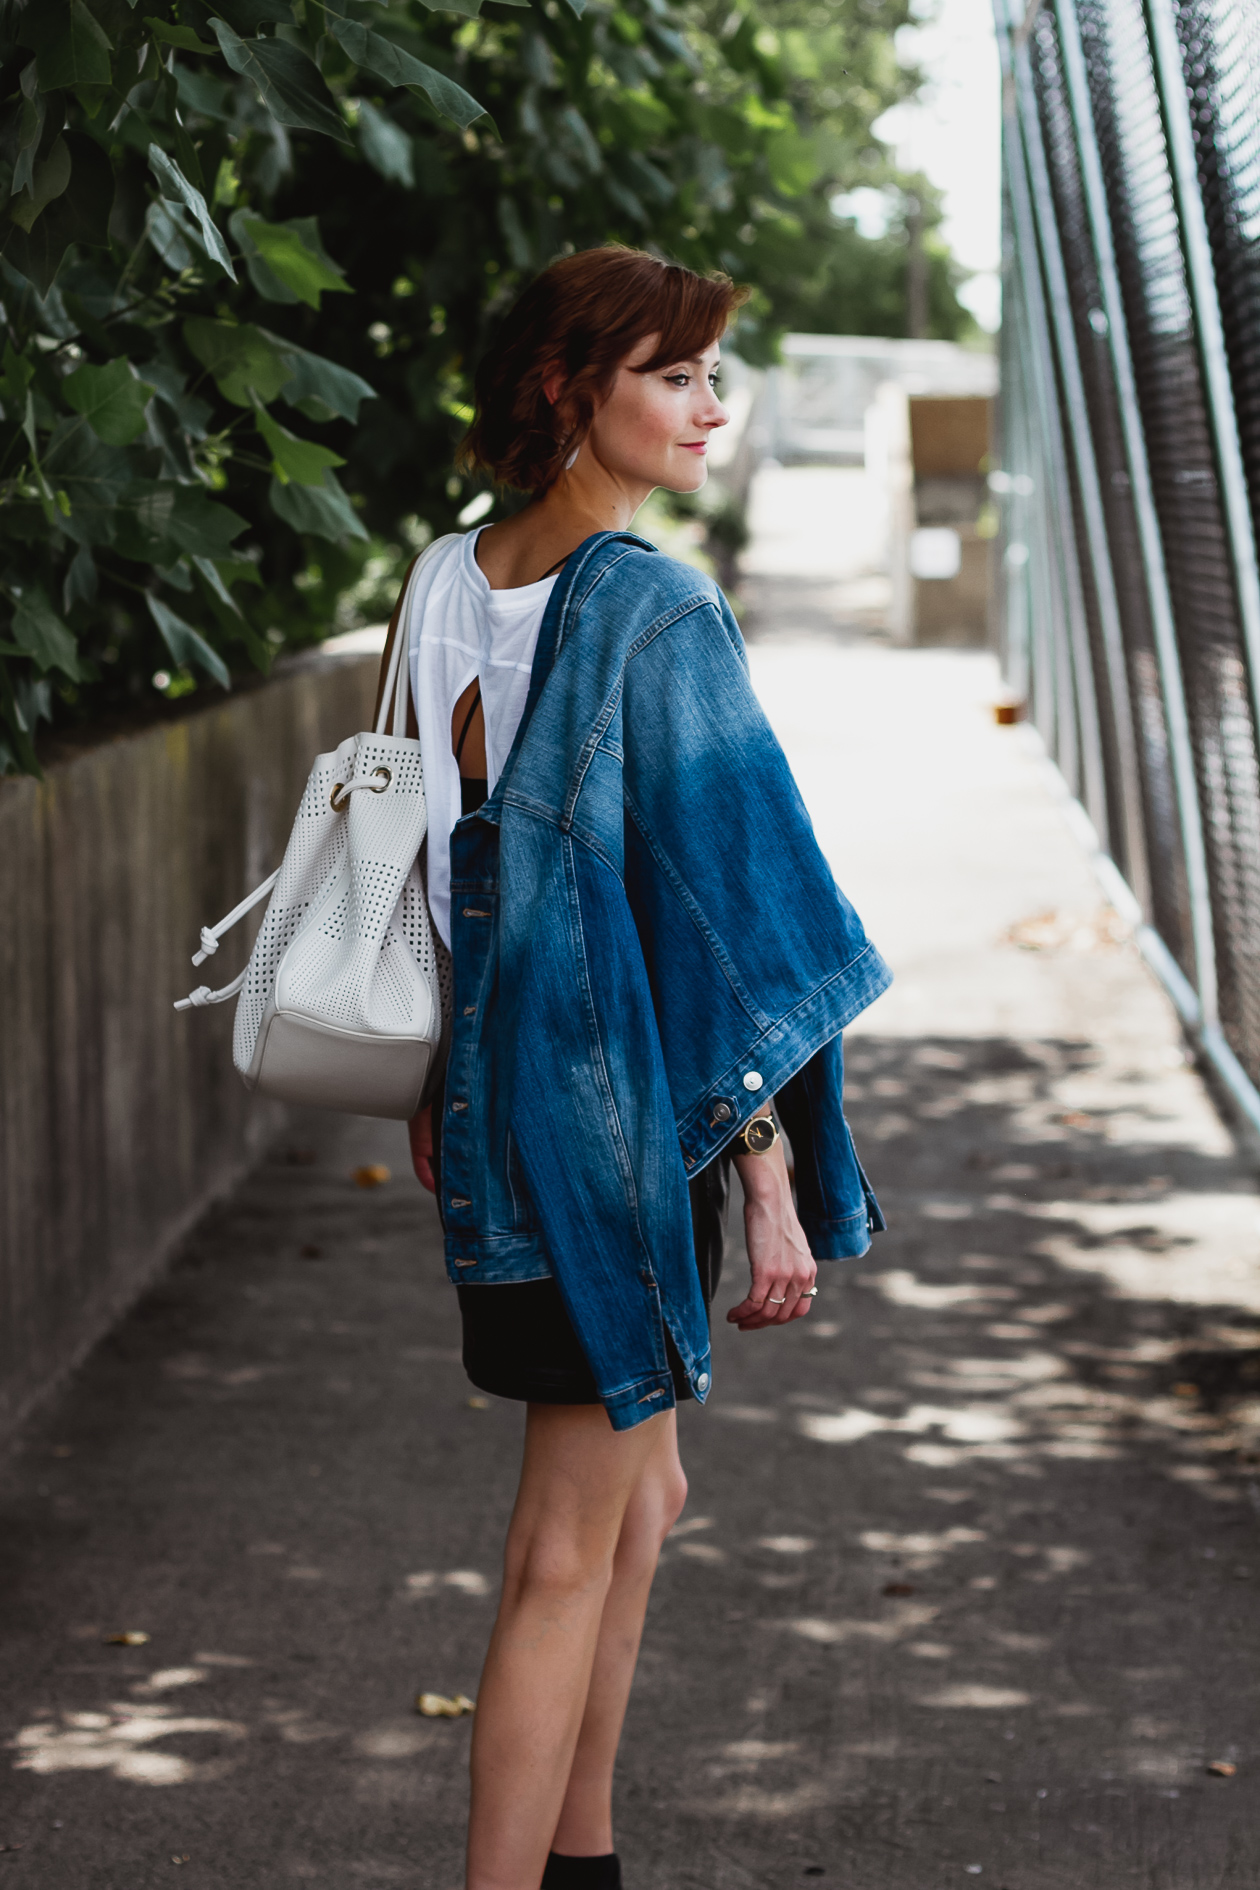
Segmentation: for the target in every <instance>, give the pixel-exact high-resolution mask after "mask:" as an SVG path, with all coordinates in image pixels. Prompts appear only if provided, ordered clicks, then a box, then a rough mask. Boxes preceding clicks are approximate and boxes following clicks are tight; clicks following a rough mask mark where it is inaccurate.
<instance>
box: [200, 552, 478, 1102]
mask: <svg viewBox="0 0 1260 1890" xmlns="http://www.w3.org/2000/svg"><path fill="white" fill-rule="evenodd" d="M443 542H445V541H444V540H442V539H439V540H437V541H436V543H435V544H433V545H431V546H430V547H429V548H428V550H427V551H426V552H425V553H424V554H423V556H422V557H420V558H418V559H417V560H416V563H415V564H414V566H413V567H412V570H411V574H410V576H409V578H408V581H407V585H406V589H405V591H404V594H403V598H402V602H401V605H400V608H399V613H398V632H397V635H396V636H395V638H394V644H393V649H392V652H391V655H390V663H389V668H388V671H387V673H386V678H385V686H384V689H383V690H382V692H381V706H380V709H379V710H378V712H377V717H376V727H375V728H374V729H373V730H371V731H370V732H366V733H364V734H361V735H352V736H350V737H349V738H348V739H347V740H346V741H344V742H342V743H341V745H340V746H339V747H338V748H336V749H335V750H334V751H333V752H332V753H331V754H327V755H320V756H318V757H317V759H316V761H315V765H314V767H313V768H312V769H311V774H310V779H309V780H308V781H307V784H306V792H305V793H304V794H303V796H302V802H301V805H300V806H299V808H298V811H297V819H296V820H295V821H294V823H293V832H292V834H291V835H290V837H289V844H288V846H287V847H286V848H285V854H284V859H283V860H282V861H281V864H280V867H279V869H278V871H276V872H274V873H273V874H272V875H271V877H270V879H266V880H264V881H263V883H262V885H261V886H259V887H258V888H257V890H256V891H254V892H252V893H251V894H250V896H249V898H248V899H243V900H242V901H241V903H240V905H239V906H237V907H236V908H235V909H234V910H233V911H231V912H229V913H228V915H227V917H226V918H225V919H220V921H219V923H218V924H217V925H214V926H207V927H204V928H203V930H202V933H201V950H200V951H199V952H197V953H196V954H195V955H194V957H193V963H194V965H200V964H203V963H204V962H205V960H206V959H207V958H209V957H211V956H212V955H213V954H214V953H215V952H216V951H217V950H218V948H219V940H220V939H221V938H222V937H223V935H224V933H225V932H227V931H229V930H230V929H231V927H232V926H234V925H235V924H236V923H237V921H238V920H240V919H243V918H244V917H245V915H246V913H247V912H249V911H251V910H252V909H253V907H254V906H256V905H257V904H258V903H259V901H260V900H261V899H265V898H266V896H267V894H268V893H270V894H271V899H270V901H269V903H268V906H267V911H266V916H265V917H264V919H263V922H262V925H261V927H260V929H259V933H258V937H257V939H256V940H255V942H254V949H253V951H252V953H251V954H250V959H249V963H248V964H247V965H246V967H245V969H244V971H243V972H242V973H241V974H240V976H239V977H238V978H234V979H233V980H232V982H231V984H226V985H224V986H223V988H222V990H220V991H212V990H210V988H209V986H208V985H201V986H200V987H199V989H197V990H196V991H192V992H190V993H189V995H188V996H187V997H186V998H181V999H180V1001H179V1002H178V1003H177V1004H176V1006H175V1009H176V1010H177V1011H183V1010H189V1009H192V1008H196V1007H200V1006H202V1005H206V1004H223V1003H225V1002H226V1000H227V999H228V998H231V997H235V998H236V999H237V1005H236V1025H235V1029H234V1031H233V1037H232V1060H233V1062H234V1063H235V1065H236V1067H237V1069H238V1070H239V1071H240V1073H241V1076H242V1078H243V1079H244V1082H245V1086H246V1088H247V1089H251V1090H255V1091H257V1093H258V1094H259V1095H262V1096H274V1097H276V1098H278V1099H280V1100H281V1101H284V1102H291V1103H306V1104H312V1105H314V1106H315V1107H317V1108H321V1109H341V1110H345V1111H346V1112H347V1113H349V1114H352V1115H362V1116H387V1117H393V1118H396V1119H398V1120H401V1121H405V1120H407V1119H408V1118H409V1117H411V1116H413V1115H414V1114H415V1113H416V1110H417V1109H418V1108H419V1107H420V1105H421V1104H422V1103H423V1102H424V1101H426V1100H427V1098H428V1096H429V1094H430V1093H431V1091H432V1089H433V1087H434V1085H435V1083H436V1080H437V1078H438V1076H439V1075H440V1073H441V1069H442V1063H443V1060H444V1056H445V1047H446V1037H447V1027H448V1024H449V1017H450V957H449V954H448V953H447V952H446V950H445V948H444V946H443V945H442V943H441V941H440V939H438V938H437V936H436V934H435V933H434V930H433V925H432V921H431V919H430V916H429V905H428V897H427V894H426V891H425V867H424V860H423V858H422V857H421V852H420V850H421V846H422V844H423V842H424V838H425V834H426V832H427V829H428V811H427V808H426V805H425V796H424V768H423V765H422V762H421V757H420V743H419V742H418V741H417V740H416V739H415V737H414V736H409V735H408V734H407V713H408V707H409V703H410V666H409V664H408V661H407V649H408V644H409V641H410V639H409V634H408V632H409V626H410V618H409V605H410V602H411V598H412V595H413V591H414V587H415V582H416V578H417V576H418V575H419V573H420V571H421V569H422V568H423V566H424V565H425V564H426V563H427V562H428V560H429V558H430V556H431V555H432V553H433V552H435V551H436V550H437V549H438V546H439V545H440V544H442V543H443ZM238 994H239V995H238Z"/></svg>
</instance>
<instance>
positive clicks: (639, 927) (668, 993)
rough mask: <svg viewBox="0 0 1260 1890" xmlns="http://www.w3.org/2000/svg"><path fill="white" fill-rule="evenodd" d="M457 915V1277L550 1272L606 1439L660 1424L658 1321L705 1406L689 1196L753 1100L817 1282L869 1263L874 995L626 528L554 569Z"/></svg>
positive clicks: (726, 630) (736, 663)
mask: <svg viewBox="0 0 1260 1890" xmlns="http://www.w3.org/2000/svg"><path fill="white" fill-rule="evenodd" d="M451 893H452V898H451V943H452V951H453V956H454V976H455V983H454V1003H453V1011H454V1017H453V1026H452V1034H451V1047H450V1059H449V1063H448V1067H447V1076H446V1089H445V1098H444V1103H443V1115H442V1121H441V1142H442V1161H441V1175H442V1186H441V1197H440V1206H441V1211H442V1217H443V1222H444V1225H445V1229H446V1254H447V1266H448V1270H449V1272H450V1275H451V1278H452V1279H453V1280H456V1281H457V1282H459V1283H460V1284H461V1285H472V1284H474V1283H477V1284H481V1283H484V1284H485V1285H486V1287H487V1290H489V1289H491V1288H492V1287H493V1286H494V1285H498V1284H502V1283H505V1282H509V1281H517V1280H537V1279H544V1278H547V1277H548V1276H553V1277H554V1278H555V1280H556V1281H557V1284H558V1286H559V1289H560V1293H561V1295H562V1297H563V1300H564V1304H565V1306H566V1308H567V1310H568V1313H569V1316H570V1318H571V1319H572V1322H573V1325H574V1327H575V1329H576V1331H577V1334H578V1337H579V1339H580V1341H581V1344H582V1348H583V1350H584V1352H585V1353H586V1356H587V1358H588V1360H589V1361H590V1365H591V1369H592V1371H593V1372H594V1375H595V1380H596V1384H597V1385H598V1388H599V1393H600V1397H601V1399H602V1400H603V1403H604V1405H605V1407H606V1409H607V1411H608V1414H609V1417H610V1418H611V1420H612V1423H613V1425H614V1426H615V1427H616V1428H617V1429H618V1430H628V1429H630V1428H631V1427H632V1426H634V1425H635V1424H638V1423H640V1422H642V1421H643V1419H645V1418H647V1417H651V1416H652V1415H653V1414H654V1413H656V1412H657V1411H661V1410H664V1409H667V1408H668V1407H669V1406H670V1405H672V1404H673V1402H674V1392H673V1381H672V1378H671V1375H670V1370H669V1365H668V1361H667V1357H666V1350H665V1339H664V1328H665V1327H666V1326H667V1327H668V1329H669V1332H670V1334H671V1336H672V1338H673V1341H674V1344H675V1345H676V1346H677V1348H678V1352H679V1354H680V1355H681V1358H682V1361H683V1364H684V1366H685V1367H686V1370H687V1373H688V1378H689V1382H690V1384H691V1386H692V1388H693V1390H694V1392H695V1394H696V1396H697V1398H699V1399H700V1400H701V1401H703V1399H704V1398H705V1396H706V1395H707V1393H708V1389H709V1385H710V1361H709V1337H708V1322H707V1318H706V1314H705V1308H704V1303H703V1301H702V1299H701V1295H700V1287H699V1282H698V1278H697V1273H696V1266H695V1260H694V1255H693V1250H692V1232H691V1218H690V1213H689V1206H688V1195H687V1182H688V1179H689V1177H691V1176H692V1175H695V1174H697V1173H698V1172H699V1171H700V1170H701V1169H702V1168H703V1167H704V1165H705V1164H706V1163H707V1162H709V1161H711V1160H712V1159H713V1157H714V1156H715V1155H716V1154H717V1153H718V1152H719V1151H720V1150H721V1149H722V1148H723V1147H724V1146H725V1144H726V1143H727V1142H729V1141H730V1139H731V1137H732V1136H733V1135H734V1134H735V1133H736V1132H737V1131H738V1130H739V1129H740V1127H741V1126H742V1125H743V1124H744V1123H745V1122H746V1121H747V1120H748V1118H749V1117H750V1116H752V1115H754V1114H755V1113H756V1112H757V1110H758V1109H759V1108H760V1107H761V1106H762V1105H763V1104H764V1103H765V1101H766V1099H767V1098H768V1097H770V1096H773V1097H775V1099H776V1106H777V1108H778V1111H779V1114H780V1116H781V1118H782V1120H783V1123H784V1127H785V1128H786V1130H787V1132H788V1135H789V1137H790V1138H791V1143H792V1149H793V1153H794V1156H795V1163H796V1187H797V1196H798V1207H799V1213H800V1218H801V1221H802V1224H803V1226H804V1229H805V1233H806V1235H807V1237H808V1239H809V1243H810V1247H811V1249H812V1251H813V1253H814V1255H815V1258H817V1259H819V1260H839V1259H843V1258H845V1257H847V1256H849V1255H855V1254H861V1253H864V1252H865V1251H866V1249H867V1247H868V1246H869V1245H870V1236H871V1233H872V1232H873V1231H876V1230H878V1229H880V1228H882V1227H883V1224H884V1223H883V1221H882V1219H881V1217H880V1213H879V1208H878V1205H877V1203H876V1201H875V1199H874V1197H873V1195H872V1194H871V1192H870V1189H869V1186H868V1185H867V1182H866V1177H865V1176H864V1174H863V1173H862V1170H861V1167H860V1165H859V1163H858V1160H857V1156H856V1154H855V1153H854V1149H853V1143H852V1140H851V1138H850V1135H849V1130H848V1127H847V1125H846V1123H845V1120H844V1115H843V1112H842V1108H841V1088H842V1076H843V1066H842V1056H841V1040H840V1032H841V1031H842V1030H843V1028H844V1026H845V1025H846V1024H847V1023H849V1022H850V1020H851V1019H852V1018H853V1017H855V1016H856V1015H857V1013H858V1012H859V1011H861V1010H862V1009H863V1008H864V1007H865V1006H866V1005H868V1004H869V1003H871V1001H872V1000H873V999H874V998H876V997H878V996H879V994H880V992H881V991H883V990H884V989H885V987H886V986H887V984H888V982H889V977H890V974H889V972H888V969H887V967H886V966H885V964H884V962H883V960H882V959H881V958H880V956H879V954H878V952H877V951H876V950H875V948H874V946H873V945H871V944H870V943H869V942H868V940H867V938H866V935H865V933H864V932H863V930H862V926H861V923H860V921H859V919H858V917H857V914H856V913H855V912H854V910H853V908H852V906H850V905H849V903H848V901H847V900H846V899H845V897H844V895H843V894H842V893H841V892H840V890H839V889H838V887H837V886H836V883H835V881H834V879H833V878H832V875H831V872H830V869H829V868H828V866H827V862H826V860H825V859H824V858H823V856H822V853H821V851H820V850H819V847H818V843H817V841H816V840H815V838H814V831H813V828H812V826H811V824H810V820H809V816H808V814H807V813H806V811H805V807H804V805H803V803H802V801H801V798H800V795H799V793H798V791H797V788H796V784H795V782H794V781H793V779H792V775H791V773H790V771H789V769H788V765H787V762H786V760H785V758H784V755H783V752H782V750H781V748H780V747H779V744H778V742H777V741H776V740H775V737H774V735H773V734H772V732H771V730H770V727H769V724H768V723H767V721H766V718H765V715H764V714H763V713H762V710H761V708H760V706H759V704H758V702H757V699H756V697H755V696H754V694H753V691H752V687H751V685H750V682H749V679H748V668H747V659H746V657H745V654H744V647H743V642H742V639H741V637H740V634H739V630H738V628H737V626H736V624H735V621H734V619H733V617H732V616H731V613H730V611H729V609H728V607H727V605H726V603H725V601H724V600H723V598H722V596H721V594H720V592H719V591H718V589H717V587H716V586H715V585H714V584H713V583H712V582H711V581H710V580H709V579H708V578H706V577H704V576H702V575H701V574H700V573H698V572H696V571H694V570H692V569H691V568H690V567H689V566H687V565H683V564H678V563H676V562H675V561H674V560H672V559H670V558H666V557H664V556H663V555H662V554H661V553H659V552H658V551H656V550H655V549H654V548H653V547H652V546H650V545H649V544H647V543H646V542H645V541H644V540H642V539H639V538H636V537H633V536H631V535H629V534H625V533H600V534H598V535H596V536H595V537H593V538H589V539H587V541H586V543H585V544H584V545H582V546H581V548H580V549H579V550H578V551H577V552H576V553H574V555H573V556H572V557H571V558H570V559H569V561H568V563H567V565H566V566H565V568H564V571H563V572H562V574H561V576H560V578H559V579H558V581H557V583H556V585H555V588H554V590H553V592H552V595H551V598H550V600H549V603H548V606H547V612H546V615H545V617H544V619H543V624H542V629H541V632H540V635H539V640H538V648H537V654H536V656H535V659H534V667H533V674H532V677H531V681H530V691H529V697H528V701H527V705H526V709H525V714H524V716H523V718H522V722H521V727H520V730H519V731H518V734H517V738H516V743H515V745H514V747H513V749H512V752H511V754H510V756H509V758H508V762H507V765H506V767H505V769H504V772H503V775H502V777H501V778H500V780H499V782H498V785H497V787H496V790H495V792H494V794H493V795H492V796H491V798H490V800H489V801H488V802H487V803H486V805H485V806H484V807H483V808H482V809H481V810H480V812H479V813H477V814H473V815H469V816H467V817H466V818H465V819H463V820H461V821H460V823H459V825H458V826H457V827H456V829H455V833H454V835H453V836H452V841H451Z"/></svg>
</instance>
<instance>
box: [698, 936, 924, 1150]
mask: <svg viewBox="0 0 1260 1890" xmlns="http://www.w3.org/2000/svg"><path fill="white" fill-rule="evenodd" d="M874 951H875V947H874V945H873V944H872V943H871V941H870V939H868V940H867V941H866V944H865V945H864V946H863V947H862V950H861V951H860V952H859V953H858V955H857V957H856V958H851V959H850V960H849V962H848V963H847V964H845V965H841V967H840V969H839V970H838V971H835V972H833V973H832V975H831V977H830V978H826V979H824V981H823V982H822V984H819V985H816V986H815V987H814V989H813V990H812V991H811V992H809V993H808V995H807V996H806V997H803V998H802V999H801V1001H800V1003H799V1004H797V1005H795V1006H794V1007H793V1008H792V1009H791V1010H790V1011H787V1012H785V1013H784V1015H783V1016H782V1017H780V1018H776V1019H774V1020H772V1021H771V1023H770V1025H769V1027H768V1028H767V1029H765V1030H763V1031H762V1033H761V1035H760V1036H759V1037H758V1038H757V1039H756V1041H755V1042H753V1043H751V1044H750V1045H749V1046H748V1049H747V1050H746V1051H745V1053H744V1055H743V1056H742V1057H739V1058H737V1059H736V1061H737V1062H739V1063H744V1062H747V1061H748V1060H749V1059H750V1058H755V1057H756V1055H757V1052H758V1050H760V1049H761V1047H762V1046H763V1045H764V1044H766V1043H768V1042H769V1040H770V1039H771V1038H772V1037H774V1036H776V1035H778V1034H779V1033H780V1032H782V1031H784V1030H785V1029H786V1028H787V1027H788V1026H789V1025H790V1024H791V1022H792V1019H793V1018H794V1017H797V1016H799V1014H800V1013H801V1011H803V1010H805V1009H806V1008H807V1007H808V1006H809V1005H811V1004H813V1003H814V1002H815V1001H816V1000H817V999H818V998H819V997H821V996H822V995H823V993H824V992H826V991H829V990H830V989H831V987H832V986H833V985H835V984H837V983H838V982H839V981H840V980H841V979H842V978H847V977H849V975H850V974H851V973H852V971H853V970H854V968H855V967H856V966H858V965H860V964H861V962H862V960H863V959H864V958H865V957H867V956H868V954H869V953H872V952H874ZM883 988H884V989H885V990H887V988H888V987H887V984H885V985H884V987H883ZM876 995H877V996H878V995H879V993H876ZM873 1002H874V1000H873V999H871V998H868V999H867V1000H866V1003H865V1004H860V1005H859V1006H858V1010H857V1011H854V1012H852V1013H851V1014H850V1016H849V1017H848V1018H846V1019H845V1020H844V1022H843V1023H840V1024H837V1025H836V1027H835V1029H834V1030H831V1031H828V1033H827V1035H826V1036H825V1037H823V1038H821V1039H820V1040H819V1041H818V1042H817V1043H813V1044H812V1047H811V1048H810V1049H809V1050H808V1051H807V1052H806V1053H805V1055H804V1056H802V1057H801V1059H800V1061H799V1063H795V1064H793V1065H792V1067H791V1068H790V1069H789V1070H788V1072H787V1074H786V1075H785V1076H782V1077H780V1078H779V1081H778V1089H783V1088H785V1087H786V1085H787V1084H788V1083H790V1082H791V1081H792V1080H793V1078H794V1077H797V1076H799V1075H800V1073H801V1071H802V1070H803V1069H804V1068H805V1065H806V1064H807V1063H808V1062H809V1061H810V1060H811V1058H812V1057H814V1056H816V1055H817V1053H818V1051H819V1050H822V1049H824V1048H825V1046H826V1045H827V1044H829V1043H830V1042H831V1041H832V1039H833V1038H835V1037H838V1036H839V1035H840V1034H841V1032H842V1031H843V1030H844V1029H846V1027H847V1025H848V1024H849V1023H850V1022H851V1021H852V1018H853V1017H856V1016H857V1015H858V1012H859V1011H862V1010H864V1009H865V1008H866V1005H868V1004H871V1003H873ZM722 1074H723V1076H725V1074H726V1072H725V1071H723V1072H722ZM778 1089H776V1092H775V1093H776V1094H777V1093H778ZM712 1093H713V1092H712V1090H706V1091H705V1094H704V1095H703V1096H702V1097H701V1098H700V1099H699V1101H697V1102H695V1103H693V1104H692V1107H691V1109H690V1110H689V1112H688V1114H687V1117H686V1119H685V1121H684V1123H683V1124H681V1125H679V1127H678V1139H679V1141H680V1142H681V1141H682V1139H683V1137H684V1136H685V1135H686V1134H687V1132H688V1131H689V1130H690V1129H691V1128H692V1127H693V1125H694V1124H695V1123H696V1121H697V1120H700V1121H703V1112H704V1110H705V1108H706V1107H707V1105H708V1098H709V1096H710V1095H711V1094H712ZM761 1100H764V1098H763V1099H761ZM757 1106H758V1107H760V1102H758V1104H757ZM741 1127H742V1124H741V1123H740V1121H739V1118H738V1112H736V1120H735V1121H734V1122H733V1123H732V1124H731V1127H730V1131H729V1133H728V1134H727V1135H725V1136H724V1137H723V1138H722V1140H721V1141H720V1142H719V1143H718V1144H717V1146H716V1148H714V1149H711V1150H710V1152H709V1153H708V1154H707V1155H706V1156H705V1158H704V1163H703V1167H704V1168H707V1167H708V1165H709V1163H710V1162H711V1161H712V1160H713V1158H714V1156H715V1155H720V1154H721V1153H722V1150H723V1149H724V1148H725V1147H726V1144H727V1143H728V1142H730V1141H731V1140H733V1138H734V1137H735V1136H736V1135H738V1134H739V1131H740V1128H741ZM692 1166H693V1167H694V1166H695V1164H694V1163H693V1164H692ZM696 1172H697V1173H700V1172H702V1171H701V1169H697V1170H696Z"/></svg>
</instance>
